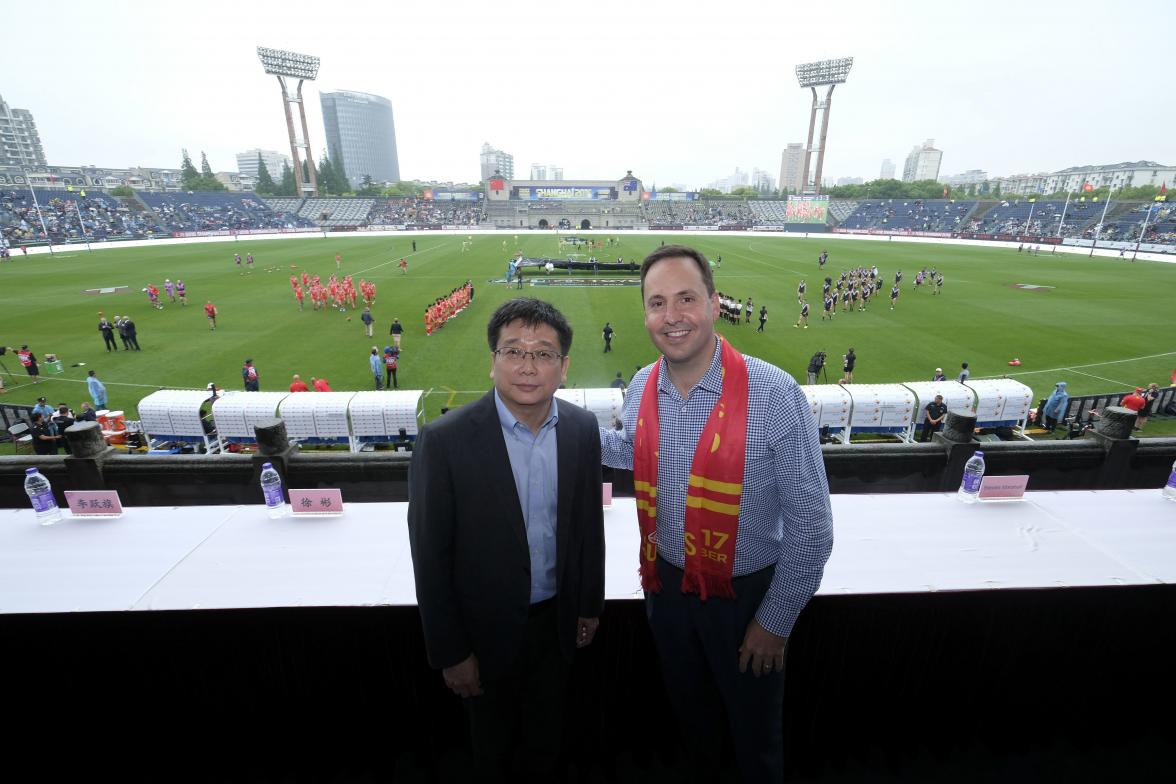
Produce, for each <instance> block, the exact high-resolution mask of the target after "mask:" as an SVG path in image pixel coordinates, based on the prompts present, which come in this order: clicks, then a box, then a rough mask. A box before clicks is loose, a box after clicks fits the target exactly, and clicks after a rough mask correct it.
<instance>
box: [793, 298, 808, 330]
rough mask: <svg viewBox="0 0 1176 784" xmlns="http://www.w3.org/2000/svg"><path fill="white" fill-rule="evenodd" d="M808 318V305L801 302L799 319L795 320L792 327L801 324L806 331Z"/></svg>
mask: <svg viewBox="0 0 1176 784" xmlns="http://www.w3.org/2000/svg"><path fill="white" fill-rule="evenodd" d="M808 317H809V304H808V303H807V302H802V303H801V305H800V318H798V319H797V320H796V323H795V324H793V325H792V326H794V327H799V326H800V325H801V324H804V328H805V329H808Z"/></svg>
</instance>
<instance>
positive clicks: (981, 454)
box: [975, 449, 984, 457]
mask: <svg viewBox="0 0 1176 784" xmlns="http://www.w3.org/2000/svg"><path fill="white" fill-rule="evenodd" d="M975 455H976V457H984V453H983V452H981V451H980V450H978V449H977V450H976V452H975Z"/></svg>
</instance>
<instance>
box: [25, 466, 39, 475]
mask: <svg viewBox="0 0 1176 784" xmlns="http://www.w3.org/2000/svg"><path fill="white" fill-rule="evenodd" d="M35 473H37V467H36V466H33V467H32V468H26V469H25V476H32V475H33V474H35Z"/></svg>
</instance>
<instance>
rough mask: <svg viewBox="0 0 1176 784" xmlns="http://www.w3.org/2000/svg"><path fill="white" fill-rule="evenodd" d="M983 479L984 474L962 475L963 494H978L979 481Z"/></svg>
mask: <svg viewBox="0 0 1176 784" xmlns="http://www.w3.org/2000/svg"><path fill="white" fill-rule="evenodd" d="M983 478H984V474H968V473H965V474H964V492H965V493H979V492H980V480H982V479H983Z"/></svg>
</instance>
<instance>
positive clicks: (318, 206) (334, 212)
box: [298, 199, 375, 226]
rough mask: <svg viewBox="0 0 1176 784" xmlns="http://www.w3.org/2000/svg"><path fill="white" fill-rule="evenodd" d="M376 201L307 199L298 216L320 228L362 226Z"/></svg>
mask: <svg viewBox="0 0 1176 784" xmlns="http://www.w3.org/2000/svg"><path fill="white" fill-rule="evenodd" d="M373 204H375V199H307V200H306V201H305V202H303V204H302V208H301V209H300V210H298V215H299V217H301V218H305V219H306V220H310V221H314V222H315V223H317V224H318V225H319V226H360V225H362V224H363V223H365V221H366V219H367V216H368V213H369V212H371V209H372V205H373Z"/></svg>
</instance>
